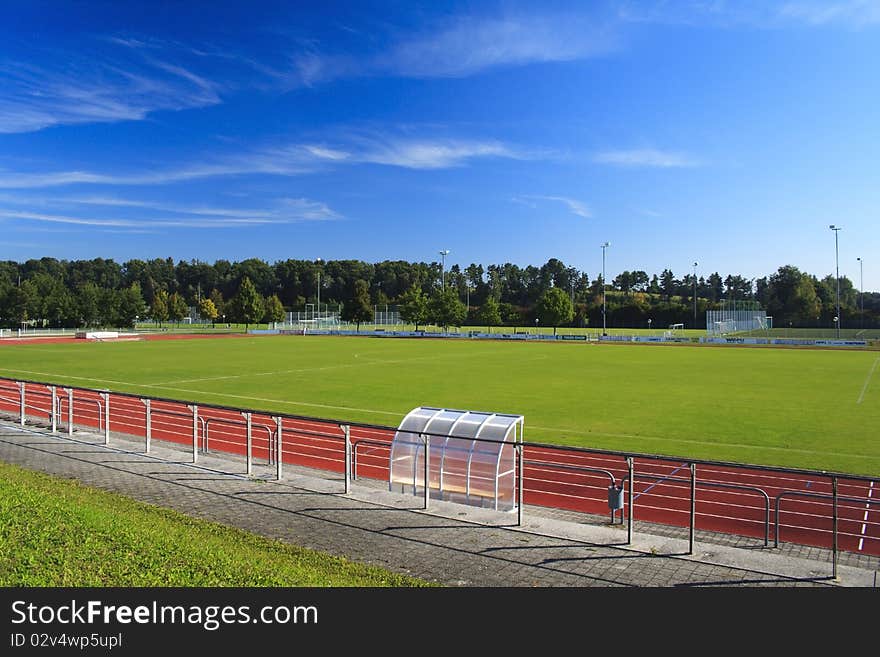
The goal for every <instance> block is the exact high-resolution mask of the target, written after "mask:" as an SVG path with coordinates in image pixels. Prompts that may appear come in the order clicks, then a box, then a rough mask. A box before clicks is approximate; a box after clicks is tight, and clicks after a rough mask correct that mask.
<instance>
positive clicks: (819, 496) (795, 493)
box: [773, 490, 880, 547]
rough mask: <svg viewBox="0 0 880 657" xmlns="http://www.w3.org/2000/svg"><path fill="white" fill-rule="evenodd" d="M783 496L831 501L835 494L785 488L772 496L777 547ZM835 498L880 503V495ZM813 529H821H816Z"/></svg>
mask: <svg viewBox="0 0 880 657" xmlns="http://www.w3.org/2000/svg"><path fill="white" fill-rule="evenodd" d="M783 497H812V498H813V499H819V500H830V501H833V500H834V499H835V496H834V495H833V494H831V493H809V492H807V491H802V490H785V491H782V492H781V493H779V495H777V496H776V497H775V498H774V499H775V512H776V519H775V523H774V528H773V547H779V502H780V501H781V500H782V498H783ZM836 498H837V501H838V502H840V501H843V502H855V503H857V504H867V505H868V506H871V505H872V504H880V497H878V498H871V497H846V496H842V495H837V496H836ZM815 531H823V530H819V529H817V530H815Z"/></svg>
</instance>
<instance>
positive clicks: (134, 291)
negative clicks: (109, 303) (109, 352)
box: [117, 281, 147, 327]
mask: <svg viewBox="0 0 880 657" xmlns="http://www.w3.org/2000/svg"><path fill="white" fill-rule="evenodd" d="M146 312H147V304H146V303H145V302H144V296H143V294H141V284H140V283H138V282H137V281H135V282H134V283H132V284H131V285H129V286H128V287H127V288H126V289H124V290H122V292H120V293H119V301H118V306H117V316H118V318H119V323H120V325H121V326H132V327H133V326H135V324H136V322H137V320H138V319H139V318H141V317H143V316H144V315H145V314H146Z"/></svg>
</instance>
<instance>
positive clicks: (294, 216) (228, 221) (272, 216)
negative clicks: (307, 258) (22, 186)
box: [0, 197, 340, 230]
mask: <svg viewBox="0 0 880 657" xmlns="http://www.w3.org/2000/svg"><path fill="white" fill-rule="evenodd" d="M22 201H26V200H25V199H22V200H21V201H19V202H22ZM45 202H46V203H47V204H49V205H64V204H67V205H80V206H83V205H86V206H97V207H101V206H109V207H124V208H143V209H147V210H154V211H158V212H159V213H160V214H159V215H157V216H152V217H144V216H142V217H134V218H120V217H100V216H95V215H96V214H100V213H99V212H94V211H92V212H88V213H86V212H78V211H76V210H75V209H72V210H71V209H68V211H67V212H66V213H65V214H55V213H52V214H50V213H45V212H32V211H31V210H20V209H9V208H6V209H0V218H6V219H23V220H26V221H33V222H41V223H50V224H73V225H77V226H97V227H101V228H122V229H126V230H128V229H138V230H149V229H159V228H209V229H214V228H236V227H242V226H258V225H267V224H289V223H296V222H301V221H327V220H333V219H338V218H340V215H339V213H337V212H335V211H334V210H333V209H331V208H330V207H329V206H328V205H326V204H325V203H322V202H320V201H314V200H312V199H307V198H280V199H272V201H271V203H270V204H269V205H268V206H267V207H266V208H262V209H257V210H250V209H241V208H222V207H201V206H195V207H187V206H181V205H171V204H164V203H157V202H152V201H140V200H129V199H120V198H114V197H82V198H73V199H71V198H64V199H51V198H50V199H46V200H45ZM168 215H171V216H168Z"/></svg>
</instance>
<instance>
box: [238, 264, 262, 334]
mask: <svg viewBox="0 0 880 657" xmlns="http://www.w3.org/2000/svg"><path fill="white" fill-rule="evenodd" d="M234 306H235V312H236V314H237V316H238V319H240V320H241V321H242V322H243V323H244V330H245V332H247V330H248V327H249V326H250V325H251V324H254V323H255V322H258V321H260V319H261V318H262V317H263V312H264V308H263V297H261V296H260V293H259V292H257V288H256V287H254V284H253V283H251V279H250V278H248V277H247V276H245V277H244V278H242V279H241V287H239V288H238V294H237V295H236V296H235V303H234Z"/></svg>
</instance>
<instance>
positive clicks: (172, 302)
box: [168, 292, 189, 326]
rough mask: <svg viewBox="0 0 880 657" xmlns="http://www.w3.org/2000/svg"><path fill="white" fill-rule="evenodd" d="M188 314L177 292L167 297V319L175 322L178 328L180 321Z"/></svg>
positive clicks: (187, 309) (184, 302)
mask: <svg viewBox="0 0 880 657" xmlns="http://www.w3.org/2000/svg"><path fill="white" fill-rule="evenodd" d="M188 312H189V308H187V306H186V301H184V300H183V297H182V296H180V295H179V294H178V293H177V292H175V293H174V294H172V295H171V296H170V297H168V319H170V320H171V321H173V322H177V324H178V326H179V325H180V322H181V320H183V318H184V317H186V316H187V313H188Z"/></svg>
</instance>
